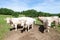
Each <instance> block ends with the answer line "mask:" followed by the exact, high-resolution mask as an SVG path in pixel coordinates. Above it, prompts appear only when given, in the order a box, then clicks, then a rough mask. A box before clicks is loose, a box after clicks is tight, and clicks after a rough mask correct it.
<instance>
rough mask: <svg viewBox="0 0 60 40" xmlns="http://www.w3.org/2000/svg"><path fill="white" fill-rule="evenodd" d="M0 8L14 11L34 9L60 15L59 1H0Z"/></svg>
mask: <svg viewBox="0 0 60 40" xmlns="http://www.w3.org/2000/svg"><path fill="white" fill-rule="evenodd" d="M0 8H9V9H12V10H14V11H23V10H29V9H35V10H37V11H43V12H49V13H60V0H0Z"/></svg>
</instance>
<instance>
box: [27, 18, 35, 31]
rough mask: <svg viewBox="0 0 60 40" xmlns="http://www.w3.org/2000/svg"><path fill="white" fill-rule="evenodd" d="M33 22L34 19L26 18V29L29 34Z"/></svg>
mask: <svg viewBox="0 0 60 40" xmlns="http://www.w3.org/2000/svg"><path fill="white" fill-rule="evenodd" d="M35 21H36V20H35V19H34V18H31V17H27V19H26V27H28V32H29V27H30V25H31V27H32V29H33V25H34V23H35Z"/></svg>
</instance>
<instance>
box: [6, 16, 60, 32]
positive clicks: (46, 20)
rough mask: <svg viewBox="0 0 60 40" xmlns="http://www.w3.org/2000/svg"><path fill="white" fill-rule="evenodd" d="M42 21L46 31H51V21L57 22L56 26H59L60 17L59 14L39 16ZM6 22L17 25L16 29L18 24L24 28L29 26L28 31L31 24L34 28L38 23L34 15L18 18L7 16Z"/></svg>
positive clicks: (13, 25)
mask: <svg viewBox="0 0 60 40" xmlns="http://www.w3.org/2000/svg"><path fill="white" fill-rule="evenodd" d="M37 18H38V19H39V20H40V21H42V23H43V25H44V27H45V28H46V30H44V32H45V31H47V32H49V29H50V27H51V23H52V22H55V27H57V26H58V24H60V18H59V17H58V16H51V17H42V16H39V17H37ZM5 20H6V22H7V23H8V24H10V25H11V26H12V27H15V31H17V25H18V24H19V25H21V26H22V27H23V28H27V29H28V32H29V31H30V30H29V27H30V26H31V28H32V29H33V26H34V24H35V23H36V19H34V18H32V17H18V18H9V17H8V18H6V19H5Z"/></svg>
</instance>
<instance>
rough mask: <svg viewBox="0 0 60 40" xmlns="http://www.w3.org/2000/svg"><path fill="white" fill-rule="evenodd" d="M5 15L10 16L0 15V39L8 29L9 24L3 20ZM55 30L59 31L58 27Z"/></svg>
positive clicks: (38, 22)
mask: <svg viewBox="0 0 60 40" xmlns="http://www.w3.org/2000/svg"><path fill="white" fill-rule="evenodd" d="M6 17H12V16H11V15H0V40H3V38H4V36H5V34H6V33H7V32H8V31H9V28H10V26H9V25H8V24H7V23H6V21H5V20H4V19H5V18H6ZM35 19H36V24H41V23H40V21H38V19H37V18H35ZM57 30H58V31H59V32H60V27H57Z"/></svg>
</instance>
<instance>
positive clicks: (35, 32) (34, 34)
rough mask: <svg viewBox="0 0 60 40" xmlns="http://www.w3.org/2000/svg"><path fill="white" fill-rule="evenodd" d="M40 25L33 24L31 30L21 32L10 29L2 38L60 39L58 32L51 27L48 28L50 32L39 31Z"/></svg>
mask: <svg viewBox="0 0 60 40" xmlns="http://www.w3.org/2000/svg"><path fill="white" fill-rule="evenodd" d="M39 28H40V26H37V25H35V26H34V28H33V29H30V30H31V31H29V32H26V31H24V32H23V33H21V32H20V30H18V31H16V32H15V31H14V30H13V31H10V32H9V33H7V34H6V36H5V38H4V40H60V34H59V33H58V32H56V31H55V30H54V29H53V28H51V29H50V32H49V33H47V32H45V33H41V32H40V31H39Z"/></svg>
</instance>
